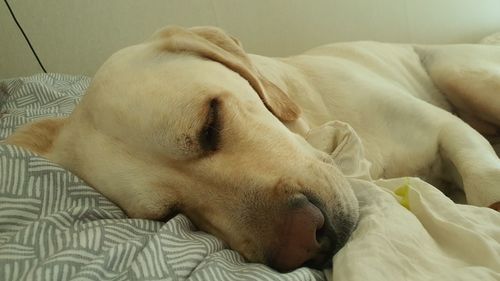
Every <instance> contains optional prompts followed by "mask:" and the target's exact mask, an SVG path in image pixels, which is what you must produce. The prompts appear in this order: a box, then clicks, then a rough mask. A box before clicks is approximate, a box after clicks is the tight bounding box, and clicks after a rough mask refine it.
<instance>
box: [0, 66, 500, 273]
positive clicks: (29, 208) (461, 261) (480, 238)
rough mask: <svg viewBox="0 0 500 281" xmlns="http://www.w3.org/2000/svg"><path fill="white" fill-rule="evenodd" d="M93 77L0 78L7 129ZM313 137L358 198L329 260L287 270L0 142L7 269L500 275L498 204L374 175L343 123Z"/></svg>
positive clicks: (51, 107) (66, 98) (60, 106)
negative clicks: (151, 214) (347, 232)
mask: <svg viewBox="0 0 500 281" xmlns="http://www.w3.org/2000/svg"><path fill="white" fill-rule="evenodd" d="M88 82H89V79H88V78H87V77H82V76H68V75H57V74H48V75H46V74H41V75H35V76H32V77H27V78H19V79H10V80H4V81H1V82H0V113H1V119H0V139H2V138H5V137H6V136H7V135H8V134H10V133H12V131H13V130H14V129H15V128H16V127H18V126H19V125H21V124H23V123H25V122H27V121H30V120H34V119H37V118H41V117H45V116H53V115H57V116H65V115H67V114H69V112H71V109H72V108H73V107H74V105H75V104H76V103H77V102H78V101H79V99H80V97H81V94H82V92H83V90H84V89H85V88H86V86H87V85H88ZM308 140H309V141H311V143H313V145H316V146H318V148H320V149H322V150H325V151H328V153H330V154H331V155H332V157H333V158H334V160H335V161H336V162H337V164H338V165H339V166H340V167H341V169H342V170H343V172H344V173H345V174H346V175H347V176H348V177H349V181H350V183H351V185H352V187H353V189H354V192H355V194H356V196H357V198H358V200H359V203H360V220H359V223H358V227H357V228H356V230H355V231H354V233H353V235H352V237H351V238H350V240H349V242H348V243H347V245H346V246H345V247H344V248H343V249H341V251H340V252H339V253H338V254H337V255H336V256H335V257H334V264H333V269H328V270H325V271H323V272H321V271H316V270H311V269H307V268H300V269H297V270H295V271H293V272H290V273H286V274H281V273H278V272H276V271H274V270H272V269H270V268H268V267H267V266H264V265H260V264H250V263H246V262H245V261H244V259H243V258H242V257H241V256H240V255H239V254H238V253H236V252H234V251H232V250H230V249H228V248H227V246H226V245H225V244H224V242H223V241H221V240H219V239H217V238H215V237H213V236H212V235H209V234H207V233H204V232H201V231H198V230H197V229H196V227H195V226H194V225H193V224H192V223H191V222H190V221H189V219H188V218H187V217H185V216H183V215H178V216H176V217H174V218H172V219H171V220H169V221H168V222H166V223H164V222H158V221H149V220H139V219H129V218H127V217H126V216H125V215H124V213H123V212H122V211H121V210H120V209H119V208H118V207H117V206H115V205H114V204H113V203H111V202H109V201H108V200H107V199H106V198H105V197H104V196H102V195H100V194H99V193H97V192H96V191H95V190H93V189H92V188H91V187H89V186H88V185H86V184H85V182H83V181H82V180H80V179H78V178H77V177H76V176H75V175H73V174H71V173H70V172H68V171H66V170H64V169H63V168H61V167H60V166H58V165H56V164H54V163H51V162H50V161H48V160H46V159H43V158H42V157H40V156H37V155H35V154H33V153H31V152H28V151H26V150H24V149H22V148H18V147H14V146H10V145H5V144H0V280H325V279H329V280H363V281H365V280H375V281H376V280H384V281H385V280H481V281H483V280H500V214H498V213H496V212H495V211H493V210H490V209H487V208H478V207H473V206H466V205H457V204H455V203H453V202H452V201H451V200H449V199H448V198H447V197H446V196H445V195H443V194H442V193H441V192H440V191H439V190H437V189H436V188H434V187H433V186H431V185H429V184H427V183H425V182H423V181H421V180H419V179H416V178H400V179H389V180H377V181H373V180H371V179H370V177H369V174H368V173H367V171H368V169H369V165H370V164H369V162H368V161H366V159H364V157H363V155H364V153H363V147H362V143H361V141H360V140H359V138H358V137H357V135H356V133H355V132H354V131H353V130H352V129H351V128H350V127H349V126H348V125H347V124H345V123H341V122H330V123H327V124H325V125H324V126H322V127H320V128H316V129H314V130H312V131H311V132H310V134H309V136H308ZM320 146H321V147H320Z"/></svg>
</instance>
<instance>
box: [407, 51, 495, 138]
mask: <svg viewBox="0 0 500 281" xmlns="http://www.w3.org/2000/svg"><path fill="white" fill-rule="evenodd" d="M415 50H416V51H417V53H418V54H419V55H420V58H421V60H422V64H423V66H424V67H425V69H426V70H427V72H428V73H429V76H430V77H431V79H432V80H433V82H434V84H435V85H436V87H437V88H439V90H441V92H442V93H443V94H444V95H445V96H446V97H447V98H448V100H449V101H450V103H451V104H452V105H453V106H454V108H455V110H456V114H457V115H458V116H460V117H461V118H462V120H464V121H465V122H467V123H468V124H469V125H471V126H472V127H473V128H474V129H476V130H478V131H479V132H480V133H482V134H483V135H485V136H487V137H492V138H493V137H495V136H498V135H500V46H495V45H456V46H437V47H415Z"/></svg>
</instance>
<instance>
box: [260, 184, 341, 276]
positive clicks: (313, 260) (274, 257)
mask: <svg viewBox="0 0 500 281" xmlns="http://www.w3.org/2000/svg"><path fill="white" fill-rule="evenodd" d="M318 205H319V206H320V204H313V203H312V202H311V201H310V200H309V199H308V198H307V197H306V196H305V195H303V194H299V195H296V196H294V197H293V198H292V199H290V201H289V211H288V212H287V215H286V218H285V221H284V223H283V225H282V228H281V229H280V230H279V231H278V234H277V235H278V237H277V239H276V241H277V243H276V244H275V245H273V248H272V249H271V253H270V255H268V263H269V265H271V266H272V267H273V268H275V269H277V270H279V271H282V272H286V271H290V270H293V269H296V268H298V267H300V266H308V267H312V268H317V269H320V268H325V267H326V266H328V265H329V264H331V259H332V257H333V255H334V254H335V253H336V252H337V251H338V250H339V249H340V248H341V247H342V246H343V245H344V244H345V242H346V241H347V238H348V236H349V235H346V236H345V237H341V238H342V239H339V237H338V234H337V232H336V231H335V229H334V227H333V225H332V222H331V221H330V218H329V217H328V215H327V214H325V212H324V211H322V210H321V209H322V208H321V207H318Z"/></svg>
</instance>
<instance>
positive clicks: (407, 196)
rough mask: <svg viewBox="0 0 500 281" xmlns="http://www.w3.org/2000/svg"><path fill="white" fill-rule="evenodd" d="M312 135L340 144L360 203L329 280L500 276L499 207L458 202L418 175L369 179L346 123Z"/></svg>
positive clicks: (339, 158) (338, 155) (339, 157)
mask: <svg viewBox="0 0 500 281" xmlns="http://www.w3.org/2000/svg"><path fill="white" fill-rule="evenodd" d="M311 135H312V136H311V137H310V138H311V139H312V143H313V144H317V143H321V144H323V147H320V148H321V149H323V150H328V147H330V148H334V149H335V150H334V151H333V152H331V154H332V157H334V158H335V160H336V162H337V163H338V164H339V166H340V167H341V169H342V170H343V172H344V173H346V174H347V175H348V176H349V178H350V183H351V185H352V187H353V189H354V192H355V194H356V196H357V198H358V200H359V205H360V221H359V224H358V227H357V228H356V230H355V231H354V233H353V235H352V237H351V238H350V240H349V242H348V243H347V245H346V246H345V247H344V248H343V249H342V250H341V251H340V252H339V253H338V254H337V255H336V256H335V257H334V266H333V271H329V270H327V271H325V273H326V276H327V277H328V278H330V280H352V281H355V280H360V281H366V280H370V281H378V280H381V281H387V280H398V281H399V280H439V281H443V280H453V281H456V280H467V281H470V280H481V281H487V280H500V213H498V212H496V211H494V210H491V209H488V208H479V207H474V206H467V205H460V204H455V203H454V202H453V201H451V200H450V199H449V198H448V197H446V196H445V195H444V194H443V193H442V192H441V191H439V190H438V189H436V188H435V187H433V186H432V185H430V184H428V183H426V182H424V181H422V180H420V179H417V178H399V179H390V180H377V181H370V180H369V175H368V169H369V165H368V164H367V162H366V160H364V159H363V148H362V145H361V141H360V140H359V138H358V137H357V135H356V134H355V133H354V132H353V131H352V129H351V128H350V127H349V126H348V125H346V124H344V123H341V122H331V123H328V124H326V125H324V126H322V127H321V128H317V129H315V130H314V131H312V132H311ZM325 140H333V143H330V144H329V145H325ZM318 146H321V145H318ZM360 163H361V164H360ZM499 188H500V183H499Z"/></svg>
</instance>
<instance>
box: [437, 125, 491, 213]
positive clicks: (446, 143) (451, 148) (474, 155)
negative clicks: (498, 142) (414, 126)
mask: <svg viewBox="0 0 500 281" xmlns="http://www.w3.org/2000/svg"><path fill="white" fill-rule="evenodd" d="M439 150H440V153H441V156H442V157H443V159H447V160H449V161H450V162H451V163H452V165H453V166H454V167H455V168H456V170H457V171H458V174H459V175H460V177H461V181H462V185H463V189H464V191H465V195H466V197H467V202H468V203H469V204H473V205H477V206H492V205H493V204H495V203H497V202H500V159H498V156H497V155H496V154H495V151H494V150H493V148H492V147H491V145H490V144H489V143H488V141H487V140H486V139H485V138H484V137H483V136H482V135H481V134H479V133H478V132H477V131H476V130H474V129H473V128H471V127H470V126H469V125H467V124H466V123H464V122H462V121H461V120H460V119H459V118H457V117H455V116H450V118H449V120H448V122H444V123H443V124H442V126H441V130H440V132H439ZM499 211H500V208H499Z"/></svg>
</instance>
